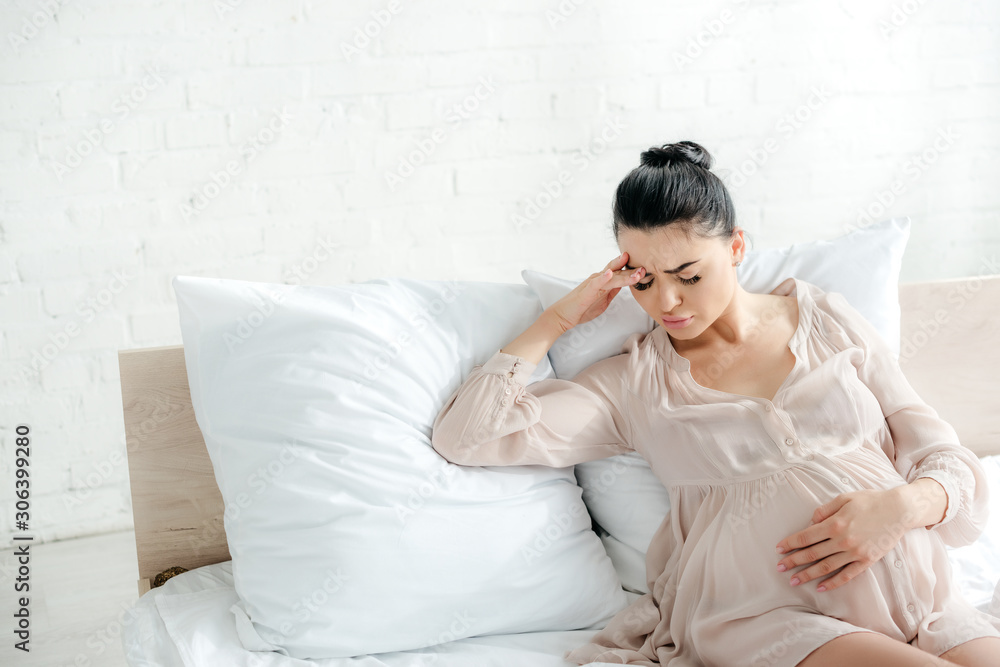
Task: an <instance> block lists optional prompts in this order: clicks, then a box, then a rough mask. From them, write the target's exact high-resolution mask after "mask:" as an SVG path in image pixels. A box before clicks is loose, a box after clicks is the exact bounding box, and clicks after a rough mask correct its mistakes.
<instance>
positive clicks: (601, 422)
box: [432, 278, 1000, 667]
mask: <svg viewBox="0 0 1000 667" xmlns="http://www.w3.org/2000/svg"><path fill="white" fill-rule="evenodd" d="M772 294H782V295H792V296H794V297H795V298H796V300H797V302H798V306H799V323H798V326H797V328H796V330H795V333H794V334H793V335H792V338H791V341H790V342H789V348H790V349H791V351H792V352H793V354H794V355H795V359H796V361H795V365H794V368H793V369H792V371H791V373H790V374H789V375H788V377H787V378H786V379H785V381H784V382H783V383H782V385H781V387H780V388H779V389H778V391H777V393H776V395H775V396H774V399H773V401H769V400H767V399H763V398H757V397H751V396H744V395H740V394H732V393H728V392H722V391H717V390H714V389H709V388H706V387H703V386H701V385H699V384H698V383H696V382H695V381H694V379H693V378H692V376H691V374H690V370H689V369H690V363H689V362H688V360H687V359H685V358H684V357H682V356H680V355H679V354H678V353H677V352H676V351H675V350H674V348H673V346H672V344H671V342H670V337H669V336H668V334H667V331H666V329H664V328H663V327H657V328H655V329H654V330H653V331H651V332H649V333H636V334H632V335H631V336H630V337H629V338H628V340H627V341H626V342H625V343H624V345H623V346H622V352H621V354H618V355H616V356H612V357H609V358H607V359H602V360H601V361H598V362H597V363H594V364H593V365H591V366H589V367H588V368H586V369H584V370H583V371H581V372H580V373H579V374H578V375H577V376H576V377H575V378H573V380H560V379H547V380H541V381H539V382H535V383H533V384H531V385H530V387H528V388H525V385H524V383H525V382H526V381H527V380H528V378H529V377H530V375H531V373H532V371H533V370H534V369H535V366H536V365H535V364H532V363H531V362H529V361H528V360H526V359H524V358H522V357H519V356H516V355H510V354H506V353H503V352H500V351H499V350H498V351H497V352H496V353H495V354H494V355H493V357H492V358H490V359H489V360H487V361H486V362H485V363H484V364H482V365H479V366H476V367H475V368H474V369H473V371H472V372H471V373H470V375H469V377H468V378H467V379H466V380H465V382H464V383H463V384H462V385H461V386H460V387H459V388H458V389H457V390H456V391H455V393H454V394H452V396H451V398H450V399H449V400H448V402H447V403H446V404H445V406H444V408H443V409H442V411H441V413H440V414H439V415H438V417H437V419H436V421H435V423H434V428H433V434H432V445H433V447H434V449H435V450H436V451H438V452H439V453H440V454H441V455H442V456H444V457H445V458H446V459H447V460H449V461H451V462H453V463H457V464H461V465H531V464H540V465H548V466H553V467H565V466H570V465H573V464H575V463H580V462H583V461H592V460H595V459H600V458H606V457H609V456H614V455H616V454H622V453H625V452H629V451H636V452H638V453H639V454H640V455H641V456H643V457H644V458H645V459H646V460H647V461H649V464H650V466H651V468H652V470H653V472H654V473H655V474H656V475H657V477H658V478H659V479H660V480H661V481H662V482H663V485H664V486H665V487H666V488H667V490H668V492H669V497H670V508H671V509H670V512H669V513H668V514H667V516H666V517H664V520H663V523H661V525H660V527H659V528H658V529H657V531H656V533H655V534H654V536H653V538H652V540H651V542H650V545H649V549H648V552H647V556H646V578H647V584H648V585H649V590H650V591H651V593H647V594H645V595H643V596H642V597H640V598H637V599H636V600H635V601H634V602H633V603H632V604H631V605H629V606H628V607H627V608H625V609H623V610H622V611H620V612H619V613H618V614H617V615H616V616H614V618H612V620H611V621H610V622H609V623H608V625H607V626H606V627H605V628H604V629H603V630H601V631H600V632H598V633H597V634H595V635H594V636H593V637H592V638H591V641H590V643H588V644H585V645H583V646H580V647H578V648H576V649H574V650H572V651H567V652H566V654H565V656H564V657H565V658H566V659H567V660H569V661H571V662H574V663H577V664H585V663H587V662H590V661H603V662H611V663H615V664H619V663H620V664H629V665H657V664H661V665H669V666H670V667H695V666H698V665H712V666H714V665H719V666H723V665H724V666H732V665H753V666H754V667H756V666H757V665H773V666H776V667H793V666H794V665H796V664H798V663H799V662H800V661H802V660H803V659H804V658H805V657H806V656H807V655H809V653H811V652H812V651H814V650H815V649H816V648H818V647H819V646H821V645H822V644H824V643H826V642H827V641H829V640H831V639H833V638H835V637H837V636H840V635H844V634H848V633H851V632H865V631H867V632H879V633H882V634H885V635H888V636H889V637H892V638H894V639H897V640H899V641H904V642H909V643H911V644H912V645H914V646H916V647H918V648H920V649H923V650H924V651H927V652H929V653H932V654H934V655H940V654H941V653H943V652H944V651H946V650H948V649H950V648H952V647H953V646H957V645H958V644H961V643H963V642H965V641H968V640H970V639H974V638H977V637H984V636H993V637H1000V619H997V618H995V617H993V616H990V615H988V614H985V613H983V612H980V611H978V610H977V609H975V608H974V607H973V606H972V605H970V604H969V603H968V602H966V601H965V600H964V599H963V598H962V597H961V596H960V592H959V590H958V588H957V586H956V584H955V583H953V581H952V579H951V567H950V563H949V561H948V556H947V552H946V550H945V544H947V545H949V546H953V547H957V546H962V545H966V544H970V543H972V542H974V541H975V540H976V539H977V538H978V536H979V535H980V534H981V533H982V531H983V528H984V527H985V524H986V519H987V512H988V487H987V481H986V478H985V475H984V472H983V468H982V467H981V466H980V463H979V459H978V458H977V457H976V455H975V454H974V453H972V452H971V451H970V450H969V449H968V448H966V447H964V446H963V445H961V444H960V443H959V441H958V437H957V435H956V433H955V430H954V429H953V428H952V427H951V425H949V424H948V423H947V422H945V421H943V420H942V419H940V418H939V417H938V415H937V412H936V411H935V410H934V409H933V408H932V407H930V406H928V405H927V404H926V403H925V402H924V401H923V400H922V399H921V398H920V397H919V396H918V395H917V394H916V392H915V391H914V390H913V388H912V387H911V386H910V384H909V382H908V381H907V380H906V378H905V377H904V376H903V374H902V372H901V371H900V368H899V365H898V363H897V361H896V359H895V357H894V356H893V354H892V353H891V351H890V350H889V348H888V346H887V345H886V343H885V342H884V340H883V339H882V338H881V336H880V335H879V334H878V332H877V330H876V329H875V328H874V327H872V326H871V325H870V324H869V323H868V321H867V320H865V319H864V317H863V316H862V315H861V314H860V313H858V311H857V310H855V309H854V308H853V307H852V306H850V305H849V304H848V303H847V301H846V299H844V297H843V296H842V295H840V294H839V293H834V292H829V293H828V292H825V291H823V290H821V289H820V288H819V287H817V286H816V285H813V284H811V283H808V282H805V281H803V280H799V279H796V278H789V279H788V280H786V281H784V282H783V283H782V284H781V285H779V286H778V287H776V288H775V289H774V290H773V291H772ZM918 477H931V478H933V479H934V480H936V481H938V482H940V483H941V485H942V486H943V487H944V489H945V491H946V494H947V497H948V504H947V509H946V511H945V514H944V518H943V519H942V521H940V522H939V523H937V524H934V525H932V526H929V527H927V528H917V529H913V530H909V531H907V532H905V533H903V535H902V537H901V538H900V540H899V542H898V543H897V544H896V545H895V546H894V547H893V548H892V549H890V550H889V552H888V553H886V555H885V556H884V557H883V558H882V559H880V560H879V561H877V562H876V563H874V564H872V565H871V566H870V567H869V568H867V569H866V570H864V571H863V572H862V573H861V574H859V575H858V576H856V577H855V578H853V579H851V580H850V581H848V582H847V583H846V584H844V585H842V586H840V587H838V588H835V589H832V590H827V591H825V592H817V591H816V586H817V585H818V584H819V582H820V581H821V580H822V579H825V578H826V577H825V576H824V577H820V578H818V579H813V580H811V581H808V582H806V583H804V584H800V585H799V586H791V585H790V584H789V579H790V578H791V576H792V574H793V573H794V572H798V571H800V570H804V569H805V568H807V567H809V565H811V564H803V565H800V566H798V567H797V568H792V569H791V570H789V571H787V572H778V571H777V570H776V567H775V566H776V564H777V562H778V560H779V559H780V558H782V556H781V555H779V554H777V553H775V545H776V544H777V543H778V542H779V541H780V540H781V539H783V538H785V537H787V536H788V535H791V534H792V533H794V532H797V531H799V530H802V529H804V528H806V527H807V526H808V525H809V522H810V519H811V517H812V514H813V511H814V510H815V509H816V507H818V506H819V505H822V504H824V503H826V502H828V501H830V500H832V499H833V498H835V497H836V496H838V495H840V494H841V493H846V492H849V491H855V490H859V489H888V488H892V487H895V486H898V485H901V484H905V483H908V482H912V481H914V480H915V479H917V478H918ZM836 572H839V570H836Z"/></svg>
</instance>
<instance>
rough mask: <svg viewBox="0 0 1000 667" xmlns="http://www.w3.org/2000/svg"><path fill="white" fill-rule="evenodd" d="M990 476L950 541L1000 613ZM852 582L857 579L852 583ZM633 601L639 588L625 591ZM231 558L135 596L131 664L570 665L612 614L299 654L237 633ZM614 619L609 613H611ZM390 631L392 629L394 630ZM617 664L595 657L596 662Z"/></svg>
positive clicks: (995, 467)
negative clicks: (397, 647) (966, 537)
mask: <svg viewBox="0 0 1000 667" xmlns="http://www.w3.org/2000/svg"><path fill="white" fill-rule="evenodd" d="M981 460H982V463H983V467H984V468H985V469H986V473H987V476H988V477H989V480H990V509H991V511H990V520H989V524H988V525H987V527H986V530H985V531H984V532H983V535H982V536H981V537H980V539H979V540H978V541H976V542H975V543H974V544H971V545H969V546H965V547H960V548H958V549H952V548H950V547H949V548H948V555H949V558H950V560H951V563H952V567H953V571H954V577H955V580H956V582H957V583H958V584H959V586H960V588H961V590H962V593H963V595H964V596H965V598H966V599H967V600H969V602H971V603H972V604H973V605H974V606H975V607H976V608H977V609H980V610H982V611H985V612H987V613H991V614H993V615H995V616H998V617H1000V456H988V457H984V458H982V459H981ZM848 585H850V584H848ZM626 594H627V596H628V601H629V603H631V602H632V601H633V600H634V599H636V598H637V597H639V594H637V593H633V592H631V591H626ZM236 599H237V598H236V591H235V589H234V588H233V572H232V562H231V561H227V562H224V563H216V564H214V565H207V566H205V567H201V568H198V569H196V570H192V571H190V572H185V573H184V574H182V575H179V576H176V577H174V578H172V579H170V580H169V581H168V582H167V583H166V584H164V585H163V586H162V587H160V588H156V589H153V590H151V591H150V592H149V593H147V594H146V595H144V596H142V598H140V599H139V601H138V602H137V603H136V608H135V611H136V614H137V616H136V622H135V623H131V624H129V625H127V626H126V627H125V630H124V632H123V634H122V644H123V646H124V649H125V657H126V660H127V661H128V664H129V665H130V667H217V666H218V665H245V666H247V667H494V666H496V667H507V666H509V665H523V666H524V667H566V666H567V665H570V664H572V663H569V662H567V661H565V660H563V659H562V655H563V653H564V652H565V651H567V650H568V649H570V648H574V647H576V646H580V645H581V644H585V643H586V642H587V641H588V640H589V639H590V637H591V636H593V634H594V632H596V631H597V630H599V629H600V628H601V627H603V626H604V625H605V624H606V621H604V622H602V623H600V624H598V625H595V626H593V627H592V628H588V629H583V630H573V631H565V632H534V633H520V634H510V635H488V636H481V637H470V638H467V639H462V640H458V641H453V642H449V643H446V644H440V645H438V646H431V647H427V648H424V649H420V650H415V651H397V652H392V653H380V654H375V655H370V656H361V657H356V658H330V659H325V660H299V659H296V658H289V657H286V656H282V655H279V654H276V653H259V652H252V651H247V650H246V649H244V648H243V646H242V645H241V644H240V641H239V638H238V637H237V634H236V621H235V616H234V615H233V613H232V612H231V611H230V609H229V608H230V607H231V606H232V605H233V603H235V602H236ZM607 620H610V619H607ZM389 631H391V630H389ZM611 664H612V663H598V662H594V663H590V665H592V666H593V667H598V666H603V665H611Z"/></svg>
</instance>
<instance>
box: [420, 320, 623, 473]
mask: <svg viewBox="0 0 1000 667" xmlns="http://www.w3.org/2000/svg"><path fill="white" fill-rule="evenodd" d="M543 317H545V315H544V313H543ZM561 333H562V329H561V327H559V326H558V325H554V324H552V323H551V322H549V321H547V320H543V319H542V318H539V321H537V322H536V323H535V324H533V325H532V326H531V327H529V328H528V329H527V330H526V331H525V332H524V333H523V334H521V335H520V336H518V337H517V338H515V339H514V340H513V341H512V342H511V343H510V344H509V345H506V346H504V347H503V348H500V349H499V350H497V351H496V352H495V353H494V354H493V356H492V357H491V358H490V359H488V360H487V361H486V362H485V363H483V364H480V365H477V366H475V367H474V368H473V369H472V371H471V373H470V374H469V376H468V377H467V378H466V380H465V382H463V383H462V385H461V386H460V387H458V389H456V390H455V392H454V393H452V395H451V397H449V399H448V400H447V401H446V402H445V405H444V407H443V408H442V410H441V412H440V413H439V414H438V416H437V418H436V419H435V421H434V425H433V430H432V435H431V445H432V446H433V447H434V449H435V450H436V451H437V452H438V453H439V454H441V455H442V456H443V457H444V458H446V459H447V460H449V461H451V462H452V463H457V464H461V465H476V466H486V465H491V466H502V465H532V464H538V465H546V466H551V467H556V468H562V467H567V466H571V465H573V464H575V463H581V462H583V461H593V460H595V459H601V458H607V457H609V456H614V455H616V454H624V453H626V452H629V451H633V450H632V447H631V445H630V444H629V443H630V442H631V433H630V432H629V426H628V418H627V416H626V412H625V406H624V392H623V391H622V386H623V383H624V371H625V367H626V364H627V358H626V355H624V354H621V355H618V356H615V357H609V358H607V359H603V360H601V361H599V362H597V363H595V364H592V365H591V366H589V367H588V368H586V369H584V370H583V371H581V372H580V373H579V374H578V375H577V376H576V377H575V378H573V380H560V379H547V380H541V381H539V382H535V383H533V384H531V385H530V386H531V391H528V390H527V389H526V388H525V383H526V382H527V381H528V379H529V378H530V376H531V373H532V372H533V371H534V370H535V368H536V367H537V364H538V362H540V361H541V358H542V357H543V356H544V355H545V353H546V352H547V351H548V349H549V348H550V347H551V346H552V343H554V342H555V339H556V338H558V337H559V335H561ZM522 355H523V356H522Z"/></svg>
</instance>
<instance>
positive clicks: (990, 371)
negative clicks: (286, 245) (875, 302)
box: [118, 275, 1000, 595]
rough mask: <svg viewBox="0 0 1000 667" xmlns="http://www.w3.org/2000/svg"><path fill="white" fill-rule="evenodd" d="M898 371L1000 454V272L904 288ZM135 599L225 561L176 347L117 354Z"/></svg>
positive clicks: (966, 439) (964, 438)
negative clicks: (164, 579)
mask: <svg viewBox="0 0 1000 667" xmlns="http://www.w3.org/2000/svg"><path fill="white" fill-rule="evenodd" d="M899 300H900V306H901V308H902V321H901V342H902V347H901V353H900V365H901V367H902V368H903V372H904V373H906V376H907V378H908V379H909V380H910V383H911V384H912V385H913V387H914V389H916V391H917V392H918V393H919V394H920V396H921V398H923V399H924V400H925V401H927V403H928V404H930V405H931V406H932V407H934V409H936V410H937V411H938V414H940V415H941V417H942V418H943V419H945V420H946V421H948V422H949V423H950V424H951V425H952V426H954V427H955V430H957V431H958V435H959V437H960V439H961V442H962V444H964V445H965V446H966V447H968V448H969V449H971V450H973V451H974V452H976V453H977V454H978V455H979V456H987V455H991V454H1000V410H997V400H998V398H1000V347H998V346H997V344H996V343H997V342H998V341H1000V275H992V276H985V277H982V278H958V279H953V280H940V281H933V282H920V283H904V284H902V285H900V287H899ZM118 364H119V369H120V373H121V385H122V404H123V407H124V412H125V440H126V446H127V452H128V467H129V481H130V484H131V487H132V516H133V519H134V521H135V546H136V553H137V555H138V559H139V595H142V594H143V593H145V592H146V591H148V590H149V589H150V585H151V582H152V580H153V578H154V577H155V576H156V575H157V574H158V573H160V572H162V571H163V570H166V569H168V568H170V567H174V566H180V567H184V568H186V569H189V570H191V569H194V568H196V567H201V566H202V565H209V564H212V563H219V562H222V561H226V560H229V559H230V558H231V557H230V555H229V545H228V544H227V543H226V533H225V529H224V525H223V519H222V515H223V511H224V509H225V506H224V504H223V502H222V495H221V494H220V493H219V487H218V485H217V484H216V483H215V474H214V473H213V471H212V463H211V460H210V459H209V458H208V451H207V450H206V448H205V440H204V439H203V438H202V435H201V431H200V430H199V428H198V424H197V422H196V421H195V416H194V409H193V408H192V405H191V394H190V391H189V389H188V380H187V369H186V367H185V365H184V348H183V347H182V346H180V345H175V346H170V347H154V348H144V349H137V350H121V351H119V353H118Z"/></svg>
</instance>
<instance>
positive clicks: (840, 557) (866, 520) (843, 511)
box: [776, 489, 909, 592]
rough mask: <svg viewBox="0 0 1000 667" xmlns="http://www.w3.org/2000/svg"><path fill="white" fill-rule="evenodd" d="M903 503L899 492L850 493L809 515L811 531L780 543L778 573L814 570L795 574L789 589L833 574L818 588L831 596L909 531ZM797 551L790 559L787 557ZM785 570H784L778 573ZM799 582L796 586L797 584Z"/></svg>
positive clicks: (891, 490)
mask: <svg viewBox="0 0 1000 667" xmlns="http://www.w3.org/2000/svg"><path fill="white" fill-rule="evenodd" d="M906 513H907V507H906V502H905V499H904V497H903V495H902V494H900V493H899V492H898V489H886V490H869V489H863V490H860V491H851V492H849V493H842V494H840V495H839V496H837V497H836V498H834V499H833V500H831V501H830V502H828V503H826V504H825V505H820V506H819V507H817V508H816V511H815V512H813V516H812V525H810V526H809V527H808V528H805V529H803V530H800V531H799V532H797V533H792V534H791V535H789V536H788V537H786V538H785V539H783V540H781V541H780V542H778V544H777V545H776V546H777V548H778V549H779V550H780V549H783V551H779V553H785V554H786V555H785V556H784V557H783V558H782V559H781V560H779V561H778V571H779V572H785V571H788V570H791V569H793V568H795V567H797V566H799V565H804V564H806V563H813V565H812V566H810V567H807V568H805V569H803V570H802V571H801V572H797V573H795V575H794V576H793V577H792V578H791V584H792V585H793V586H794V585H798V584H804V583H805V582H807V581H810V580H812V579H817V578H819V577H824V576H826V575H829V574H830V573H831V572H833V571H834V570H837V569H838V568H841V567H844V566H845V565H846V566H847V567H844V569H843V570H841V571H840V572H838V573H837V574H835V575H833V576H831V577H827V578H826V579H824V580H823V581H821V582H819V585H818V586H817V588H816V590H817V591H820V592H822V591H824V590H832V589H834V588H837V587H838V586H843V585H844V584H845V583H847V582H848V581H850V580H851V579H853V578H854V577H856V576H858V575H859V574H860V573H862V572H864V571H865V569H867V568H868V567H870V566H871V565H872V564H873V563H875V562H877V561H878V560H879V559H881V558H882V557H883V556H884V555H885V554H886V553H888V552H889V550H890V549H892V548H893V547H895V546H896V544H897V543H898V542H899V540H900V538H901V537H902V536H903V533H905V532H906V531H907V530H909V526H908V525H907V524H906V523H905V522H904V520H903V517H904V515H905V514H906ZM793 549H798V551H795V552H794V553H788V552H789V551H791V550H793ZM782 566H784V569H782ZM796 580H798V584H797V583H796Z"/></svg>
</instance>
